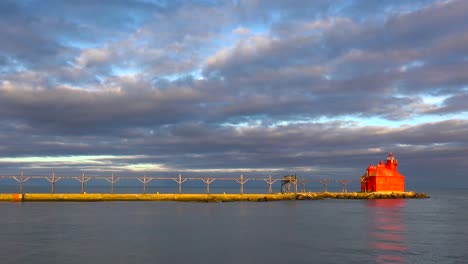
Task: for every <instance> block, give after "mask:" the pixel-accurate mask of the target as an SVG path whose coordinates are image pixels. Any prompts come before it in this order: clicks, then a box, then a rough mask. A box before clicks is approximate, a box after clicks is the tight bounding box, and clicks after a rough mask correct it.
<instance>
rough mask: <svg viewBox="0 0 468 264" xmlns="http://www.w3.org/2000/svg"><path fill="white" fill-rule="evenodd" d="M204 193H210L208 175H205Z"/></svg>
mask: <svg viewBox="0 0 468 264" xmlns="http://www.w3.org/2000/svg"><path fill="white" fill-rule="evenodd" d="M206 193H210V177H206Z"/></svg>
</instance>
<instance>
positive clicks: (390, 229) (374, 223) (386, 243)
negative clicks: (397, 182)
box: [368, 199, 408, 263]
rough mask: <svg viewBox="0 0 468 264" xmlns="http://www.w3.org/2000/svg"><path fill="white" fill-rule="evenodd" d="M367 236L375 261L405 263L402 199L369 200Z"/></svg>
mask: <svg viewBox="0 0 468 264" xmlns="http://www.w3.org/2000/svg"><path fill="white" fill-rule="evenodd" d="M368 206H369V238H370V243H371V244H370V248H371V250H372V252H374V254H375V255H374V256H375V259H374V261H375V263H406V260H405V255H406V252H407V251H408V247H407V246H406V244H405V240H406V237H405V234H406V226H405V224H404V221H403V217H402V209H403V208H404V207H405V200H404V199H382V200H370V201H368Z"/></svg>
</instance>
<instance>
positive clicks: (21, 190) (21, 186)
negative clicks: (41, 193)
mask: <svg viewBox="0 0 468 264" xmlns="http://www.w3.org/2000/svg"><path fill="white" fill-rule="evenodd" d="M20 193H23V172H21V174H20Z"/></svg>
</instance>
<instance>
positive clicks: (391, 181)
mask: <svg viewBox="0 0 468 264" xmlns="http://www.w3.org/2000/svg"><path fill="white" fill-rule="evenodd" d="M397 168H398V160H397V159H395V156H393V154H392V153H391V152H390V153H389V154H388V156H387V162H386V163H383V162H382V161H380V162H379V164H378V165H376V166H373V165H372V164H371V165H369V167H368V168H367V170H366V173H364V174H363V175H362V176H361V192H383V191H396V192H404V191H405V176H403V175H402V174H400V173H399V172H398V171H397Z"/></svg>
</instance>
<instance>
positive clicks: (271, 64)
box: [0, 0, 468, 177]
mask: <svg viewBox="0 0 468 264" xmlns="http://www.w3.org/2000/svg"><path fill="white" fill-rule="evenodd" d="M467 8H468V5H467V4H466V3H465V2H464V1H423V0H421V1H375V2H372V3H371V2H368V1H367V2H366V1H328V0H323V1H314V3H310V4H307V5H304V3H303V1H242V0H241V1H191V2H184V1H156V2H152V1H127V0H119V1H115V3H114V2H113V4H112V5H109V4H108V3H107V2H96V1H82V2H80V5H79V6H78V5H76V3H74V2H63V1H47V2H45V3H44V2H39V1H2V2H1V3H0V33H2V36H4V38H2V39H1V40H0V155H1V156H2V157H3V161H2V162H0V163H1V166H2V168H5V169H7V170H14V169H15V168H16V167H18V166H22V167H23V168H29V169H30V170H42V171H46V170H51V169H52V168H53V167H54V166H55V167H61V168H63V170H67V171H72V170H79V169H80V166H81V167H83V168H84V169H86V170H87V171H92V170H96V171H100V172H102V171H105V170H106V169H108V170H121V171H134V172H141V171H143V170H153V171H155V172H158V173H173V172H177V171H179V172H180V171H183V172H186V173H191V172H193V173H205V172H210V171H211V172H216V173H220V172H221V171H223V170H224V171H229V172H232V173H239V172H241V171H251V172H252V173H254V172H255V173H269V172H274V173H278V174H281V173H283V172H284V173H288V172H291V171H298V172H303V173H305V174H307V173H320V172H323V173H325V174H328V175H335V176H337V175H343V173H349V174H350V175H358V174H360V173H361V170H362V168H363V167H364V166H366V165H367V163H368V162H369V161H373V160H375V159H376V157H377V156H378V158H384V156H385V154H386V152H388V151H394V152H396V153H397V154H398V155H399V156H401V160H402V161H403V160H404V162H402V164H416V165H417V166H424V161H425V160H424V158H421V157H426V158H428V159H429V160H431V161H433V163H432V162H430V163H431V164H429V165H428V166H429V167H433V168H434V171H436V169H437V168H439V166H440V167H441V166H448V167H450V168H453V170H454V171H455V174H456V175H458V176H457V177H461V176H460V175H462V174H463V173H460V172H461V171H464V169H466V165H463V164H464V163H463V162H461V161H460V157H463V156H464V153H466V151H467V142H466V136H465V134H466V131H467V123H466V122H467V121H466V118H464V116H463V114H464V113H466V112H467V108H466V106H465V105H466V103H465V101H466V99H467V98H466V97H467V96H466V87H467V83H468V80H467V78H466V74H465V73H466V72H467V63H466V58H467V55H468V54H467V52H468V49H467V48H466V47H468V45H467V44H468V41H467V40H468V38H467V34H466V32H467V25H466V23H462V22H461V21H465V20H466V14H467V11H468V10H467ZM429 97H437V98H443V100H442V99H440V100H432V101H431V100H427V98H429ZM432 119H434V120H435V121H431V120H432ZM373 122H375V124H373ZM377 122H378V125H377ZM73 156H75V157H77V156H82V157H86V156H88V157H90V160H89V162H87V161H86V159H85V160H84V161H77V162H75V163H68V164H67V162H64V160H66V159H67V157H73ZM381 156H383V157H381ZM465 156H466V155H465ZM28 157H39V158H41V157H51V158H56V159H57V160H56V161H54V162H48V163H47V162H46V163H40V162H38V161H37V160H28ZM91 157H108V158H105V159H104V160H103V159H101V158H95V159H91ZM128 157H132V158H128ZM21 158H23V160H21ZM12 159H13V160H12ZM18 162H20V163H18ZM374 162H375V161H374ZM19 164H21V165H19ZM402 166H403V167H402V169H405V168H406V169H408V171H409V172H410V173H417V170H416V169H414V168H412V167H409V166H408V167H405V166H404V165H402ZM450 177H451V176H450ZM454 177H455V176H454Z"/></svg>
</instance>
